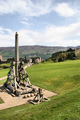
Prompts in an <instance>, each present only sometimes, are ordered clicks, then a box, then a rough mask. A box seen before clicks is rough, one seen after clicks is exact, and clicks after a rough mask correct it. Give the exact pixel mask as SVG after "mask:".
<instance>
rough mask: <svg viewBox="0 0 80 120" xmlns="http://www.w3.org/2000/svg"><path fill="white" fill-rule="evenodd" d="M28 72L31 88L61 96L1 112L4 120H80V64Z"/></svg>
mask: <svg viewBox="0 0 80 120" xmlns="http://www.w3.org/2000/svg"><path fill="white" fill-rule="evenodd" d="M26 70H27V72H28V74H29V78H30V81H31V83H32V84H34V85H37V86H40V87H42V88H44V89H47V90H50V91H53V92H56V93H58V95H57V96H55V97H52V98H51V99H50V101H47V102H43V103H41V104H39V105H31V104H28V105H27V104H26V105H22V106H18V107H14V108H9V109H6V110H2V111H0V119H1V120H4V119H6V120H14V119H16V120H80V60H75V61H65V62H60V63H44V64H39V65H34V66H32V67H30V68H27V69H26ZM6 72H7V71H6ZM0 75H1V74H0ZM1 84H2V83H1Z"/></svg>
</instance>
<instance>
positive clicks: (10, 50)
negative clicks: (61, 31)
mask: <svg viewBox="0 0 80 120" xmlns="http://www.w3.org/2000/svg"><path fill="white" fill-rule="evenodd" d="M65 50H67V47H54V46H53V47H50V46H38V45H34V46H20V47H19V55H20V57H25V56H26V57H27V58H30V57H36V56H40V57H41V58H42V59H46V58H49V57H51V56H52V53H55V52H58V51H65ZM0 55H2V57H3V60H6V59H7V58H11V57H14V56H15V48H14V47H0Z"/></svg>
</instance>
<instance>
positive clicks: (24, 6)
mask: <svg viewBox="0 0 80 120" xmlns="http://www.w3.org/2000/svg"><path fill="white" fill-rule="evenodd" d="M52 2H53V0H39V1H37V0H35V1H33V0H17V1H16V0H6V2H5V0H0V14H8V13H11V14H13V13H15V12H17V13H19V14H22V15H23V16H40V15H43V14H46V13H49V12H50V11H51V4H52Z"/></svg>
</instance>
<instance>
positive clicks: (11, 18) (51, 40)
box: [0, 0, 80, 47]
mask: <svg viewBox="0 0 80 120" xmlns="http://www.w3.org/2000/svg"><path fill="white" fill-rule="evenodd" d="M16 32H18V34H19V46H24V45H43V46H64V47H67V46H79V45H80V0H0V47H7V46H8V47H10V46H14V45H15V33H16Z"/></svg>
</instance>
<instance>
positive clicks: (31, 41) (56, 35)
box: [0, 22, 80, 46]
mask: <svg viewBox="0 0 80 120" xmlns="http://www.w3.org/2000/svg"><path fill="white" fill-rule="evenodd" d="M18 33H19V45H47V46H48V45H49V46H78V45H80V22H77V23H73V24H70V25H68V26H59V27H58V26H55V25H54V26H53V25H52V26H48V27H46V28H45V29H44V30H42V31H41V32H37V31H32V30H26V29H20V30H18ZM14 44H15V33H14V31H11V30H10V29H5V28H1V27H0V46H14Z"/></svg>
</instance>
